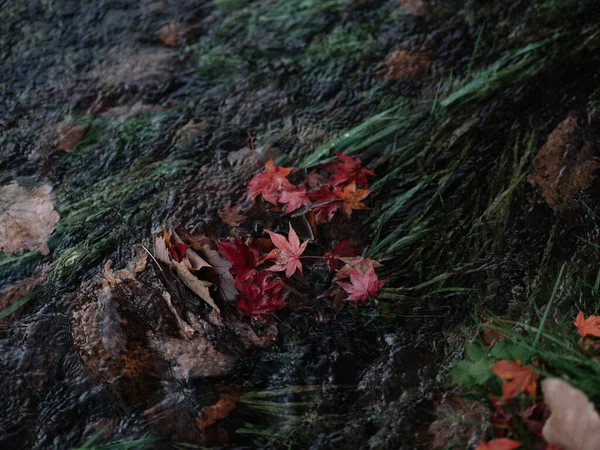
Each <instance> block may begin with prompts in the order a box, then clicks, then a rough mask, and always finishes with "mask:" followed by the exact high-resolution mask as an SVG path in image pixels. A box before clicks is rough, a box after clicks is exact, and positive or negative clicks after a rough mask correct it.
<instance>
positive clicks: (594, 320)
mask: <svg viewBox="0 0 600 450" xmlns="http://www.w3.org/2000/svg"><path fill="white" fill-rule="evenodd" d="M573 324H574V325H575V328H577V331H578V332H579V334H580V335H581V337H586V336H588V335H589V336H595V337H600V316H590V317H588V318H587V319H586V318H585V315H584V314H583V312H582V311H579V314H577V318H576V319H575V322H573Z"/></svg>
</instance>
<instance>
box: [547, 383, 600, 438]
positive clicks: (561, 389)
mask: <svg viewBox="0 0 600 450" xmlns="http://www.w3.org/2000/svg"><path fill="white" fill-rule="evenodd" d="M542 392H543V393H544V401H545V402H546V404H547V405H548V406H549V407H550V411H551V412H552V414H551V415H550V417H549V418H548V420H547V421H546V424H545V425H544V428H543V430H542V435H543V436H544V439H546V441H548V442H549V443H550V444H552V445H555V446H557V447H559V448H561V449H563V450H591V449H598V448H600V416H599V415H598V412H597V411H596V408H595V407H594V405H593V404H592V403H591V402H590V400H589V399H588V397H587V395H585V393H584V392H582V391H580V390H579V389H576V388H574V387H573V386H571V385H570V384H569V383H567V382H566V381H563V380H561V379H558V378H549V379H546V380H544V381H542Z"/></svg>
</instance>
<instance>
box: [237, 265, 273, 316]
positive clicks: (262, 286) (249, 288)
mask: <svg viewBox="0 0 600 450" xmlns="http://www.w3.org/2000/svg"><path fill="white" fill-rule="evenodd" d="M282 286H283V285H282V282H281V280H278V279H274V278H273V275H272V274H270V273H268V272H266V271H262V272H258V273H257V274H256V277H254V278H248V279H246V280H245V281H243V282H241V283H239V282H238V283H236V287H237V289H238V291H240V294H239V297H238V303H237V306H238V308H239V309H240V310H241V311H242V312H243V313H244V314H246V315H248V316H250V317H251V318H252V320H253V321H257V320H261V319H263V318H264V316H266V315H268V314H270V313H272V312H273V311H276V310H278V309H279V308H281V307H283V303H282V302H281V300H280V299H279V291H281V288H282Z"/></svg>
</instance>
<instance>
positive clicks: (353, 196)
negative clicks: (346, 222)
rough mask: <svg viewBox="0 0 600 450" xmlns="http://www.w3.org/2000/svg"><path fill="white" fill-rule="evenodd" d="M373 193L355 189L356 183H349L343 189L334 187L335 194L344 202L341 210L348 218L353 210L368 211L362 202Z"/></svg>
mask: <svg viewBox="0 0 600 450" xmlns="http://www.w3.org/2000/svg"><path fill="white" fill-rule="evenodd" d="M371 192H373V191H370V190H368V189H356V182H354V181H353V182H352V183H350V184H349V185H348V186H345V187H344V188H340V187H339V186H336V188H335V194H336V195H337V196H338V197H339V198H340V199H341V200H342V201H343V202H344V204H343V209H344V212H345V213H346V215H347V216H348V217H350V216H351V215H352V211H353V210H359V209H370V208H369V207H367V205H365V204H364V203H363V202H362V200H364V199H365V198H367V197H368V196H369V194H370V193H371Z"/></svg>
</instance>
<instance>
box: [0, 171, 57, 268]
mask: <svg viewBox="0 0 600 450" xmlns="http://www.w3.org/2000/svg"><path fill="white" fill-rule="evenodd" d="M50 191H52V187H51V186H49V185H42V186H40V187H38V188H35V189H25V188H23V187H21V186H19V185H18V184H17V183H16V182H15V181H13V182H12V183H10V184H8V185H6V186H3V187H1V188H0V249H2V251H4V253H5V254H6V255H8V256H10V255H12V254H13V252H20V251H22V250H25V249H29V250H30V251H35V250H39V252H40V253H41V254H42V255H47V254H48V253H49V252H50V249H49V248H48V244H47V242H46V241H47V239H48V237H49V236H50V235H51V234H52V232H53V231H54V225H55V224H56V222H58V219H59V218H60V216H59V215H58V213H57V212H56V211H55V210H54V206H53V205H54V204H53V201H52V199H51V198H50Z"/></svg>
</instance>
